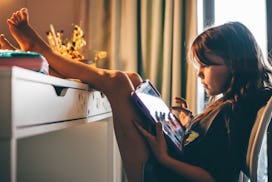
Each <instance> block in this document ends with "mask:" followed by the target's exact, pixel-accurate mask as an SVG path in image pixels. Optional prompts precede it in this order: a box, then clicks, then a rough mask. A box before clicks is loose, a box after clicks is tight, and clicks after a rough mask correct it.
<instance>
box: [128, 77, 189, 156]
mask: <svg viewBox="0 0 272 182" xmlns="http://www.w3.org/2000/svg"><path fill="white" fill-rule="evenodd" d="M131 96H132V99H133V101H134V102H135V104H136V106H137V107H138V108H139V109H140V110H141V112H142V113H143V114H144V115H145V116H146V118H147V120H148V121H149V122H151V125H153V126H155V123H156V122H161V123H162V129H163V132H164V134H165V137H166V141H167V143H168V145H170V146H173V147H174V149H175V150H177V151H181V150H182V141H183V136H184V133H185V132H184V128H183V127H182V126H181V124H180V121H179V120H178V118H177V117H176V116H175V115H174V114H173V113H171V110H170V108H169V107H168V106H167V105H166V104H165V102H164V101H163V100H162V98H161V96H160V93H159V92H158V90H157V89H156V88H155V87H154V86H153V84H152V83H151V82H150V81H149V80H145V81H143V82H142V83H141V84H140V85H139V86H138V87H137V88H136V89H135V90H134V91H133V92H132V93H131Z"/></svg>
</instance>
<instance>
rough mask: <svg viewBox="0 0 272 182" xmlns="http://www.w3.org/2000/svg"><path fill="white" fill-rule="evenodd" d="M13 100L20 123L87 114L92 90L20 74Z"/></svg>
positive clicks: (70, 118)
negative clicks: (23, 77) (22, 76)
mask: <svg viewBox="0 0 272 182" xmlns="http://www.w3.org/2000/svg"><path fill="white" fill-rule="evenodd" d="M11 103H12V104H11V107H12V120H13V121H14V123H15V124H16V126H17V127H18V126H28V125H38V124H43V123H51V122H59V121H67V120H73V119H79V118H86V117H87V113H88V107H87V103H88V90H84V89H77V88H70V87H68V86H67V85H66V86H61V85H53V84H50V83H46V82H36V81H33V80H27V79H20V78H19V79H15V80H14V81H13V83H12V102H11Z"/></svg>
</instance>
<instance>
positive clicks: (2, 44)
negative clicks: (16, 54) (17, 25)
mask: <svg viewBox="0 0 272 182" xmlns="http://www.w3.org/2000/svg"><path fill="white" fill-rule="evenodd" d="M0 49H8V50H15V49H17V48H16V47H15V46H14V45H12V44H11V43H10V42H9V41H8V39H7V38H6V37H5V35H4V34H1V35H0Z"/></svg>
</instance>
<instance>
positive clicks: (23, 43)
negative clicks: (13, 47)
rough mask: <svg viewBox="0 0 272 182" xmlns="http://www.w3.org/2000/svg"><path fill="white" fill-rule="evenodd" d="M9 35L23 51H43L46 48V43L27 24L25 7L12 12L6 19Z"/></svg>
mask: <svg viewBox="0 0 272 182" xmlns="http://www.w3.org/2000/svg"><path fill="white" fill-rule="evenodd" d="M7 24H8V26H9V30H10V33H11V35H12V36H13V37H14V38H15V40H16V41H17V42H18V44H19V46H20V48H21V49H22V50H24V51H35V52H39V53H41V52H43V49H47V48H48V46H47V44H46V43H45V42H44V41H43V40H42V39H41V37H40V36H39V35H38V34H37V33H36V32H35V31H34V29H33V28H32V27H31V26H30V24H29V15H28V11H27V9H26V8H22V9H20V10H19V11H17V12H15V13H13V14H12V16H11V17H10V18H9V19H8V20H7Z"/></svg>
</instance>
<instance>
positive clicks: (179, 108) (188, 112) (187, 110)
mask: <svg viewBox="0 0 272 182" xmlns="http://www.w3.org/2000/svg"><path fill="white" fill-rule="evenodd" d="M171 109H173V110H175V111H178V112H183V113H184V114H186V115H192V111H190V110H189V109H187V108H184V107H180V106H172V107H171Z"/></svg>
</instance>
